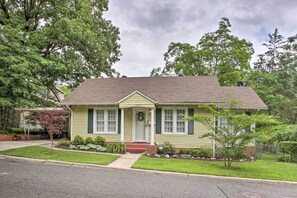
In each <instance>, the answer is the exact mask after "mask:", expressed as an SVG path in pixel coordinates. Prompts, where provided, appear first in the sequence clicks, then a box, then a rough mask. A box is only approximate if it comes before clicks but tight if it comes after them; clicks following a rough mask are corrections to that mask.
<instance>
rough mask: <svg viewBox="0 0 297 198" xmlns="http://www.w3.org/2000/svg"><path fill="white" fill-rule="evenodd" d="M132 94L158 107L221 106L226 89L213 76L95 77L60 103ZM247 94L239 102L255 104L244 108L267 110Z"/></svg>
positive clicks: (110, 99)
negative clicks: (171, 105) (179, 105)
mask: <svg viewBox="0 0 297 198" xmlns="http://www.w3.org/2000/svg"><path fill="white" fill-rule="evenodd" d="M236 88H238V89H241V88H242V87H236ZM134 91H139V92H141V93H143V94H144V95H146V96H148V97H149V98H151V99H153V100H154V101H156V102H157V104H183V103H184V104H199V103H223V102H224V101H225V100H224V98H226V94H224V92H225V91H226V90H225V89H223V88H222V87H221V86H220V84H219V82H218V80H217V78H216V77H213V76H177V77H129V78H97V79H88V80H86V81H85V82H84V83H82V84H81V85H80V86H79V87H78V88H76V89H75V90H74V91H73V93H72V94H70V95H69V96H68V97H66V98H65V99H64V100H63V101H62V102H61V103H60V104H62V105H63V104H67V105H111V104H116V103H117V102H118V101H119V100H121V99H122V98H124V97H126V96H127V95H129V94H131V93H133V92H134ZM249 92H253V94H248V95H246V94H245V93H244V91H240V93H241V94H240V96H242V98H241V99H244V101H249V100H252V101H254V102H256V103H255V104H256V105H255V106H254V105H253V104H252V103H248V105H247V108H254V107H260V108H266V105H265V104H264V103H263V102H262V100H261V99H260V98H259V97H258V96H257V94H256V93H255V92H254V91H253V90H252V89H251V88H250V89H249ZM232 93H233V92H232ZM233 94H234V93H233ZM259 104H262V106H261V105H260V106H259Z"/></svg>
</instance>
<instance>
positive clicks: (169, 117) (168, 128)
mask: <svg viewBox="0 0 297 198" xmlns="http://www.w3.org/2000/svg"><path fill="white" fill-rule="evenodd" d="M164 112H165V116H164V126H165V128H164V132H166V133H172V132H173V110H171V109H165V111H164Z"/></svg>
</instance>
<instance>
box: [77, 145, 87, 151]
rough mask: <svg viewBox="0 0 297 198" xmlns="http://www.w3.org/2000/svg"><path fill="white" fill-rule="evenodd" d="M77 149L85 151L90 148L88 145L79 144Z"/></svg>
mask: <svg viewBox="0 0 297 198" xmlns="http://www.w3.org/2000/svg"><path fill="white" fill-rule="evenodd" d="M79 149H80V150H85V151H87V150H90V147H89V146H80V147H79Z"/></svg>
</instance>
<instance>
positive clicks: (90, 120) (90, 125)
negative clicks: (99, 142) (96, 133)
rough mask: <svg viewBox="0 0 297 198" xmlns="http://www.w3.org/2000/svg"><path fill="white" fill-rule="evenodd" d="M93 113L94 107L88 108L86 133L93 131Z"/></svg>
mask: <svg viewBox="0 0 297 198" xmlns="http://www.w3.org/2000/svg"><path fill="white" fill-rule="evenodd" d="M93 113H94V109H88V133H93V124H94V117H93Z"/></svg>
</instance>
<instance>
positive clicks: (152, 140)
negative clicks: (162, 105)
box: [151, 109, 155, 145]
mask: <svg viewBox="0 0 297 198" xmlns="http://www.w3.org/2000/svg"><path fill="white" fill-rule="evenodd" d="M154 144H155V109H151V145H154Z"/></svg>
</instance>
